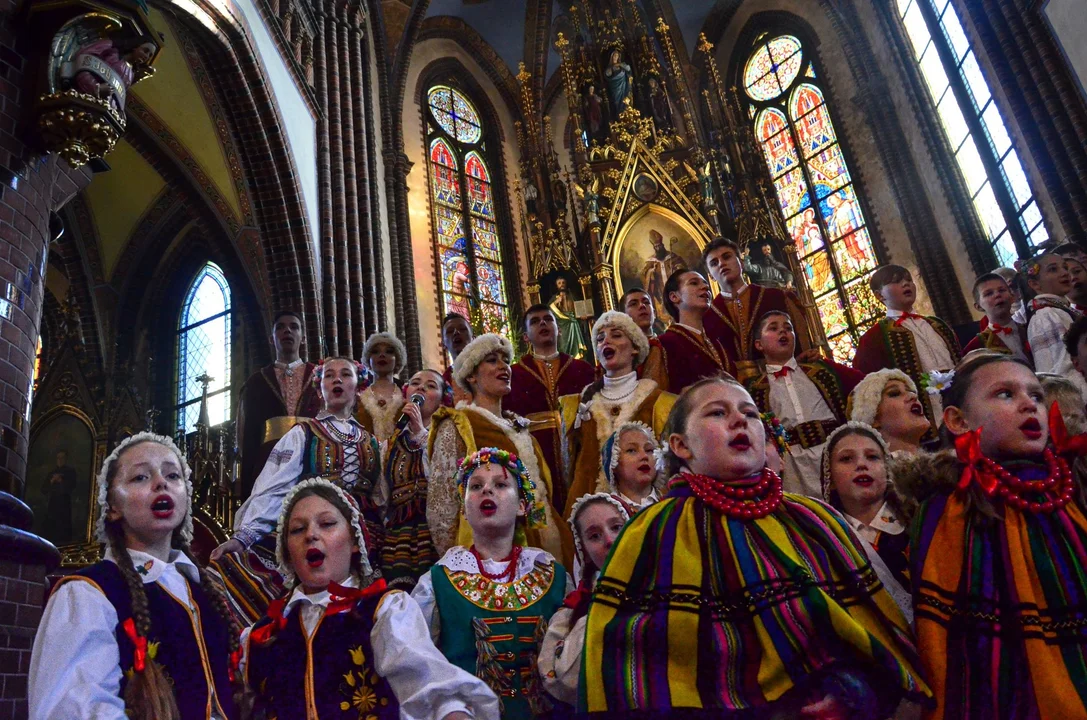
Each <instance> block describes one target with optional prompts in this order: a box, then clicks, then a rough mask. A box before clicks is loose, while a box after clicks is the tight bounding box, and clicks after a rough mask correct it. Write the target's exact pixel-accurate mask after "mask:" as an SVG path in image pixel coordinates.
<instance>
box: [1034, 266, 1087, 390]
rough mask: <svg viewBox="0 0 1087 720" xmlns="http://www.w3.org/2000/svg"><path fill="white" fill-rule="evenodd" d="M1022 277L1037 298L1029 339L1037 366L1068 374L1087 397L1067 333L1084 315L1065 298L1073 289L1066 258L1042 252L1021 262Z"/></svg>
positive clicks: (1046, 370) (1041, 368) (1043, 369)
mask: <svg viewBox="0 0 1087 720" xmlns="http://www.w3.org/2000/svg"><path fill="white" fill-rule="evenodd" d="M1017 269H1018V270H1019V273H1020V276H1021V277H1022V278H1023V279H1025V280H1026V283H1027V287H1028V288H1030V290H1031V292H1033V293H1034V297H1033V298H1032V299H1031V300H1030V302H1028V303H1027V317H1028V318H1029V320H1028V321H1027V341H1028V342H1029V343H1030V350H1031V353H1032V354H1033V355H1034V369H1035V370H1037V371H1038V372H1045V373H1053V374H1055V375H1061V376H1062V377H1066V378H1068V379H1069V380H1071V381H1072V382H1074V383H1075V384H1076V387H1078V388H1079V390H1080V392H1082V393H1083V394H1084V397H1087V380H1084V378H1083V375H1081V374H1080V373H1078V372H1076V369H1075V367H1074V366H1073V365H1072V356H1071V355H1069V354H1068V349H1067V348H1066V347H1065V346H1064V336H1065V334H1066V333H1067V332H1068V328H1070V327H1072V322H1073V321H1074V320H1075V319H1076V318H1078V317H1082V315H1080V314H1079V312H1077V311H1076V310H1074V309H1073V308H1072V304H1071V303H1070V302H1069V301H1068V298H1067V297H1065V296H1066V295H1067V294H1068V292H1069V291H1070V290H1071V289H1072V275H1071V274H1070V273H1069V272H1068V267H1067V266H1066V264H1065V261H1064V258H1063V257H1061V256H1060V255H1058V254H1057V253H1054V252H1042V253H1041V254H1039V255H1035V256H1034V257H1033V258H1030V259H1028V260H1024V261H1022V262H1021V263H1017Z"/></svg>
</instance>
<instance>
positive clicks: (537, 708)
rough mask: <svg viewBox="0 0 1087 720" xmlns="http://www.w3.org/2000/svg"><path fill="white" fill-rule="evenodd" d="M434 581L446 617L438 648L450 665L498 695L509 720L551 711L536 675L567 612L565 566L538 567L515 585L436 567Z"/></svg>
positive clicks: (439, 604)
mask: <svg viewBox="0 0 1087 720" xmlns="http://www.w3.org/2000/svg"><path fill="white" fill-rule="evenodd" d="M430 579H431V580H432V581H433V583H434V597H435V600H436V602H437V605H438V613H439V617H440V618H441V635H440V637H439V639H438V648H439V649H440V650H441V651H442V653H443V654H444V655H445V656H446V657H447V658H448V659H449V662H451V663H453V664H454V665H456V666H458V667H460V668H462V669H464V670H465V671H466V672H469V673H472V674H473V675H475V676H476V677H478V678H480V679H481V680H483V681H484V682H485V683H487V685H488V686H489V687H490V688H491V689H492V690H494V692H495V694H496V695H498V699H499V702H500V703H501V705H502V717H503V718H508V719H509V720H515V719H520V718H529V717H532V716H534V715H539V714H542V713H544V712H546V711H547V710H549V709H550V706H549V703H548V702H547V701H546V699H545V698H544V696H543V693H542V691H541V689H540V685H539V678H538V677H537V674H536V653H537V648H538V646H539V642H540V640H541V639H542V638H543V635H544V633H545V632H546V631H547V623H548V621H550V619H551V616H552V615H554V614H555V611H556V610H558V609H559V608H560V607H562V601H563V596H564V594H565V592H566V582H565V580H566V570H564V569H563V567H562V565H559V564H558V563H554V564H549V565H541V564H537V565H536V567H534V568H533V569H532V572H530V573H528V574H527V575H525V576H524V577H522V578H520V579H518V580H515V581H514V582H512V583H500V582H495V581H493V580H488V579H487V578H485V577H483V576H482V575H478V574H475V573H466V572H451V571H450V570H449V568H446V567H444V566H442V565H435V566H434V567H432V568H431V569H430Z"/></svg>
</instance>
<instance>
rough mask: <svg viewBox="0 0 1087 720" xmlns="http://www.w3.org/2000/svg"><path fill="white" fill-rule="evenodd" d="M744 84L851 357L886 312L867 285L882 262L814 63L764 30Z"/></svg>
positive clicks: (835, 332) (835, 334) (784, 205)
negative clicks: (860, 340)
mask: <svg viewBox="0 0 1087 720" xmlns="http://www.w3.org/2000/svg"><path fill="white" fill-rule="evenodd" d="M743 87H744V92H745V93H746V94H747V99H748V114H749V117H750V118H751V121H752V122H753V123H754V128H755V138H756V140H757V141H758V142H759V144H760V145H761V146H762V150H763V154H764V155H765V156H766V163H767V165H768V166H769V168H770V176H771V177H772V178H773V180H774V189H775V191H776V192H777V197H778V201H779V203H780V206H781V211H782V214H783V215H784V216H785V222H786V226H787V227H788V230H789V234H790V235H791V236H792V239H793V241H794V242H795V243H796V250H797V254H798V255H799V257H800V267H801V269H802V270H803V272H804V276H805V278H806V279H807V283H808V287H810V288H811V291H812V294H813V295H814V296H815V303H816V306H817V308H818V310H819V316H820V317H821V318H822V320H823V329H824V330H825V331H826V335H827V339H828V340H829V341H830V347H831V349H832V350H833V351H834V357H835V358H836V359H837V360H838V361H839V362H848V361H850V360H851V359H852V358H853V354H854V352H855V351H856V346H857V341H858V340H859V338H860V336H861V334H863V333H864V331H865V330H866V329H868V327H869V326H870V325H871V324H872V323H873V322H875V320H876V319H878V318H879V317H880V316H882V314H883V312H884V309H883V305H882V304H881V303H880V302H879V301H878V300H877V299H876V297H875V296H874V295H873V294H872V291H871V289H869V287H868V275H870V274H871V272H872V270H874V269H875V267H876V265H877V264H878V263H879V261H878V260H877V258H876V252H875V248H874V247H873V246H872V239H871V237H870V236H869V234H868V228H867V221H866V220H865V213H864V210H863V209H862V207H861V201H860V198H858V197H857V193H856V191H855V189H854V185H853V177H852V175H850V172H849V168H848V166H847V165H846V160H845V156H844V155H843V154H842V148H841V146H840V145H839V143H838V135H837V133H836V132H835V130H834V124H833V123H832V122H831V119H830V112H829V109H828V108H827V104H826V97H825V96H824V94H823V90H822V88H821V86H820V82H819V78H818V77H817V76H816V71H815V66H814V65H813V64H812V60H811V58H809V57H807V53H806V51H805V49H804V46H803V44H802V43H801V41H800V40H799V39H798V38H796V37H794V36H792V35H773V34H769V33H764V34H763V35H761V36H759V38H758V39H757V40H756V42H755V48H754V50H752V52H751V55H750V56H749V58H748V60H747V63H746V64H745V65H744V68H743Z"/></svg>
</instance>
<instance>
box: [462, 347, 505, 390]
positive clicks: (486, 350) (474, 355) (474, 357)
mask: <svg viewBox="0 0 1087 720" xmlns="http://www.w3.org/2000/svg"><path fill="white" fill-rule="evenodd" d="M493 352H500V353H502V355H503V356H504V357H505V358H506V362H507V363H511V362H513V345H511V344H510V341H509V340H508V339H506V338H505V337H503V336H502V335H496V334H495V333H486V334H485V335H480V336H479V337H477V338H476V339H475V340H473V341H472V342H470V343H468V344H467V345H465V346H464V349H463V350H461V351H460V355H457V359H456V360H454V361H453V382H455V383H456V384H457V385H458V386H460V387H461V388H462V389H464V390H468V391H471V388H470V387H468V376H469V375H471V374H472V373H474V372H475V371H476V368H477V367H479V364H480V363H481V362H483V358H485V357H487V356H488V355H490V354H491V353H493Z"/></svg>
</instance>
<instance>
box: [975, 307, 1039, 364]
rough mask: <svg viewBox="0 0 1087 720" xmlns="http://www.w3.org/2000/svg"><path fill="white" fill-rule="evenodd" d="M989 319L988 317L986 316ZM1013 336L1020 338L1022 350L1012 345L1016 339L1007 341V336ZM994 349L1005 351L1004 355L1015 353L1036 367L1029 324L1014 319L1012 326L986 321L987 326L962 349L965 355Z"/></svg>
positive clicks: (995, 350) (999, 351)
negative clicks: (1030, 341) (1028, 334)
mask: <svg viewBox="0 0 1087 720" xmlns="http://www.w3.org/2000/svg"><path fill="white" fill-rule="evenodd" d="M984 319H988V318H984ZM1009 335H1010V336H1011V337H1012V338H1018V340H1019V343H1018V345H1019V348H1021V349H1022V350H1021V351H1018V350H1016V349H1015V348H1013V347H1011V346H1012V345H1014V344H1015V341H1014V340H1009V342H1005V341H1004V340H1005V338H1008V336H1009ZM981 349H985V350H992V351H994V352H998V353H1003V354H1004V355H1015V356H1016V357H1018V358H1020V359H1022V360H1026V361H1027V362H1028V363H1030V366H1031V367H1034V355H1033V354H1032V353H1031V352H1030V343H1029V342H1028V341H1027V326H1026V325H1021V324H1019V323H1017V322H1015V321H1012V324H1011V327H1002V326H1000V325H997V324H995V323H992V324H990V323H986V325H985V327H984V328H983V329H982V330H981V332H979V333H978V334H977V335H975V336H974V339H973V340H971V341H970V342H969V343H967V344H966V347H964V348H963V349H962V354H963V355H968V354H970V353H972V352H973V351H975V350H981Z"/></svg>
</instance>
